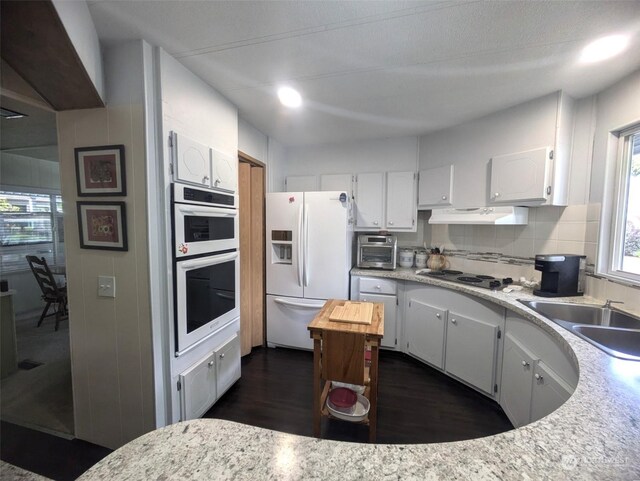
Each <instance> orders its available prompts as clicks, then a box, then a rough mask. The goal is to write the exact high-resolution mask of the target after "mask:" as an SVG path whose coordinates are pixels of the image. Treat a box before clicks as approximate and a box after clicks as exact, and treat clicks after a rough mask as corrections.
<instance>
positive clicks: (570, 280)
mask: <svg viewBox="0 0 640 481" xmlns="http://www.w3.org/2000/svg"><path fill="white" fill-rule="evenodd" d="M586 264H587V256H579V255H575V254H547V255H537V256H536V264H535V268H536V270H537V271H540V272H542V280H541V282H540V289H536V290H534V291H533V294H534V295H535V296H541V297H564V296H582V295H583V294H584V268H585V266H586Z"/></svg>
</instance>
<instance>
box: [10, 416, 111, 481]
mask: <svg viewBox="0 0 640 481" xmlns="http://www.w3.org/2000/svg"><path fill="white" fill-rule="evenodd" d="M109 453H111V450H110V449H107V448H103V447H102V446H96V445H95V444H91V443H87V442H85V441H81V440H79V439H73V440H67V439H64V438H61V437H58V436H54V435H52V434H47V433H43V432H40V431H35V430H33V429H28V428H24V427H22V426H17V425H15V424H10V423H6V422H2V423H0V459H2V460H3V461H5V462H7V463H10V464H13V465H14V466H18V467H20V468H22V469H26V470H27V471H32V472H34V473H37V474H40V475H42V476H46V477H48V478H51V479H55V480H60V481H71V480H74V479H76V478H77V477H78V476H80V475H81V474H82V473H84V472H85V471H86V470H87V469H89V468H90V467H91V466H93V465H94V464H96V463H97V462H98V461H100V460H101V459H102V458H104V457H105V456H107V455H108V454H109ZM0 479H3V480H4V479H5V478H4V476H3V475H2V473H1V472H0Z"/></svg>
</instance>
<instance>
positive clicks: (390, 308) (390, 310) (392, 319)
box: [360, 292, 398, 348]
mask: <svg viewBox="0 0 640 481" xmlns="http://www.w3.org/2000/svg"><path fill="white" fill-rule="evenodd" d="M397 299H398V298H397V297H396V296H388V295H387V296H385V295H380V294H366V293H363V292H361V293H360V300H361V301H365V302H382V303H383V304H384V337H383V338H382V342H381V343H380V344H381V345H382V347H392V348H394V347H396V344H397V340H398V339H397V331H396V319H397V317H396V312H397V311H396V307H397V304H396V302H397Z"/></svg>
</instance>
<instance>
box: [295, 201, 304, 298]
mask: <svg viewBox="0 0 640 481" xmlns="http://www.w3.org/2000/svg"><path fill="white" fill-rule="evenodd" d="M303 205H304V204H300V210H299V211H298V245H297V250H296V253H297V257H298V266H297V267H298V285H299V286H302V272H303V267H304V259H303V257H302V242H303V225H304V219H303V217H302V209H303Z"/></svg>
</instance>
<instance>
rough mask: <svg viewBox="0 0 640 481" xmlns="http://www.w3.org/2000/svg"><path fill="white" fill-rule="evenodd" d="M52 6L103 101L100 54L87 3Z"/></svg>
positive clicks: (63, 0)
mask: <svg viewBox="0 0 640 481" xmlns="http://www.w3.org/2000/svg"><path fill="white" fill-rule="evenodd" d="M53 6H54V7H55V9H56V11H57V12H58V16H59V17H60V20H61V21H62V24H63V25H64V28H65V30H66V31H67V35H69V39H70V40H71V43H72V44H73V47H74V48H75V50H76V52H77V53H78V57H80V61H81V62H82V64H83V65H84V68H85V70H86V71H87V74H88V75H89V78H90V79H91V82H93V85H94V86H95V88H96V91H97V92H98V95H99V96H100V98H101V99H103V100H104V99H105V89H104V78H103V69H102V53H101V51H100V42H99V40H98V34H97V32H96V27H95V25H94V23H93V19H92V18H91V13H89V7H88V6H87V3H86V2H85V1H83V0H74V1H69V0H53Z"/></svg>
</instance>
